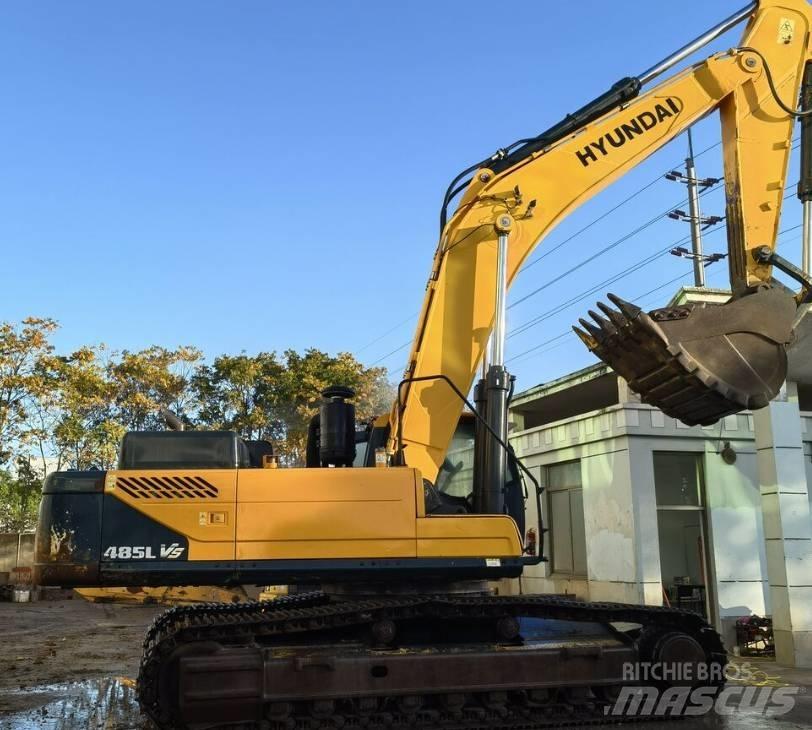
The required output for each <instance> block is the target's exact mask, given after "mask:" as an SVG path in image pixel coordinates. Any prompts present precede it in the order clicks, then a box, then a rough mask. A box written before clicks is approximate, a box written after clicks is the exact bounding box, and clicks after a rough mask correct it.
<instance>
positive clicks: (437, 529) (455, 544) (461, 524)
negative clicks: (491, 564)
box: [417, 515, 522, 559]
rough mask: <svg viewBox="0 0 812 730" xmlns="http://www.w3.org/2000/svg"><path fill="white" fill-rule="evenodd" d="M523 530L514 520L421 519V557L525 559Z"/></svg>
mask: <svg viewBox="0 0 812 730" xmlns="http://www.w3.org/2000/svg"><path fill="white" fill-rule="evenodd" d="M521 555H522V542H521V537H520V536H519V529H518V528H517V527H516V523H515V522H514V521H513V519H512V518H511V517H508V516H504V517H502V516H499V515H489V516H479V515H462V516H440V515H438V516H433V517H425V518H423V519H419V520H417V557H419V558H451V557H482V558H486V559H487V558H501V557H521Z"/></svg>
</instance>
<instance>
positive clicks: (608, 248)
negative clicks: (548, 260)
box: [508, 186, 717, 309]
mask: <svg viewBox="0 0 812 730" xmlns="http://www.w3.org/2000/svg"><path fill="white" fill-rule="evenodd" d="M716 187H717V186H713V187H709V188H707V189H706V190H705V191H704V192H703V193H702V194H701V195H700V197H702V195H705V194H707V193H709V192H711V190H714V189H716ZM682 200H683V199H682V198H681V199H680V200H679V201H677V203H676V205H681V204H682ZM673 209H674V206H673V205H671V206H669V207H668V208H667V209H666V210H664V211H663V212H662V213H660V214H659V215H656V216H655V217H654V218H651V219H649V220H648V221H646V222H645V223H643V224H642V225H640V226H638V227H637V228H635V229H634V230H633V231H629V232H628V233H625V234H624V235H623V236H621V237H620V238H618V239H617V240H615V241H613V242H612V243H610V244H609V245H607V246H604V247H603V248H601V249H599V250H598V251H596V252H595V253H594V254H592V255H591V256H587V258H585V259H583V260H581V261H579V262H578V263H577V264H575V265H574V266H571V267H570V268H569V269H567V270H566V271H564V272H563V273H561V274H559V275H558V276H555V277H553V278H552V279H550V280H549V281H547V282H545V283H544V284H542V285H541V286H539V287H537V288H536V289H533V291H531V292H530V293H529V294H525V295H524V296H523V297H521V298H519V299H517V300H516V301H514V302H513V303H511V304H510V305H509V306H508V309H513V307H515V306H517V305H519V304H521V303H522V302H525V301H527V300H528V299H530V298H531V297H534V296H535V295H536V294H538V293H539V292H542V291H544V290H545V289H546V288H547V287H549V286H552V285H553V284H557V283H558V282H559V281H561V280H562V279H564V278H566V277H567V276H569V275H570V274H572V273H574V272H576V271H578V269H581V268H583V267H584V266H586V265H587V264H589V263H592V262H593V261H594V260H595V259H597V258H599V257H601V256H603V254H605V253H608V252H609V251H611V250H612V249H614V248H617V246H619V245H620V244H621V243H625V242H626V241H628V240H629V239H630V238H633V237H634V236H636V235H637V234H638V233H641V232H642V231H644V230H645V229H646V228H648V227H650V226H652V225H654V224H655V223H657V222H658V221H660V220H662V219H663V218H665V217H666V216H667V215H668V214H669V213H670V212H671V211H672V210H673ZM682 242H683V240H682V239H680V241H679V242H678V243H682ZM674 245H677V244H674Z"/></svg>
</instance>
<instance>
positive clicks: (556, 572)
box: [544, 459, 589, 580]
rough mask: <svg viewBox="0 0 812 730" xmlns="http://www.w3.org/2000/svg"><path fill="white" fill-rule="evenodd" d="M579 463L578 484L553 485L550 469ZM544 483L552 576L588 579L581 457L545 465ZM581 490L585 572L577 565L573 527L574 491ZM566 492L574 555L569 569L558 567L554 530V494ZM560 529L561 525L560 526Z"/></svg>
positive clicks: (568, 527)
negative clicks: (551, 484)
mask: <svg viewBox="0 0 812 730" xmlns="http://www.w3.org/2000/svg"><path fill="white" fill-rule="evenodd" d="M576 463H577V464H578V466H579V473H578V484H568V485H564V486H557V487H551V486H550V483H551V481H552V480H551V479H550V470H551V469H553V468H555V467H560V466H564V465H571V464H576ZM544 484H545V490H544V491H545V497H546V499H545V504H544V506H545V508H546V511H547V516H546V517H547V519H546V523H545V524H546V527H547V530H548V531H547V538H548V542H547V555H548V557H549V563H548V565H549V566H550V577H551V578H557V577H560V578H569V579H573V580H587V579H588V576H589V564H588V560H587V550H586V519H585V515H584V510H583V501H584V500H583V494H584V483H583V465H582V464H581V459H569V460H567V461H560V462H556V463H553V464H547V465H545V466H544ZM576 491H578V492H580V494H581V514H580V519H581V523H582V525H583V530H582V533H583V536H584V546H583V548H584V549H583V555H584V564H583V572H581V571H580V570H579V568H578V566H577V565H576V561H575V555H576V550H575V531H574V530H573V529H572V525H573V504H572V495H573V492H576ZM562 492H564V493H566V494H567V508H568V524H567V525H566V530H567V534H568V536H569V540H570V555H571V556H572V570H570V571H568V570H566V569H561V568H560V567H556V563H555V537H554V532H555V530H556V525H555V519H554V518H553V505H552V501H553V495H554V494H559V493H562ZM559 529H560V526H559Z"/></svg>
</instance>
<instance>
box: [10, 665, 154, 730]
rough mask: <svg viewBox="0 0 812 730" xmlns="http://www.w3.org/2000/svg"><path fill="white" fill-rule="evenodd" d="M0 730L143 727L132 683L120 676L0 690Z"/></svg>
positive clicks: (145, 723) (145, 724)
mask: <svg viewBox="0 0 812 730" xmlns="http://www.w3.org/2000/svg"><path fill="white" fill-rule="evenodd" d="M4 706H5V707H10V708H11V710H10V711H2V710H0V730H85V729H87V730H146V728H149V727H150V725H149V723H148V721H147V720H146V719H145V718H144V717H143V716H142V715H141V713H140V712H139V710H138V702H137V701H136V699H135V682H134V681H133V680H131V679H126V678H124V677H119V678H115V679H94V680H88V681H83V682H69V683H66V684H50V685H42V686H39V687H30V688H26V689H18V690H8V691H2V692H0V708H2V707H4Z"/></svg>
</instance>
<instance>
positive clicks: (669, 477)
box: [654, 451, 710, 617]
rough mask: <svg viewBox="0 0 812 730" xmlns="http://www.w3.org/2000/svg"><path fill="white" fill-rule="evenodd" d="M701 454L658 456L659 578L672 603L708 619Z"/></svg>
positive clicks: (686, 453) (659, 452) (675, 452)
mask: <svg viewBox="0 0 812 730" xmlns="http://www.w3.org/2000/svg"><path fill="white" fill-rule="evenodd" d="M702 466H703V458H702V454H700V453H693V452H683V451H655V452H654V491H655V494H656V496H657V532H658V537H659V543H660V574H661V576H662V583H663V592H664V594H665V596H666V598H667V599H668V603H669V604H670V605H672V606H675V607H678V608H684V609H688V610H690V611H695V612H696V613H699V614H702V615H703V616H705V617H708V616H709V607H710V601H709V595H708V593H709V590H708V588H709V586H708V575H709V574H710V566H709V562H708V547H707V538H706V535H707V526H706V515H705V508H704V502H705V500H704V499H703V492H704V479H703V469H702Z"/></svg>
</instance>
